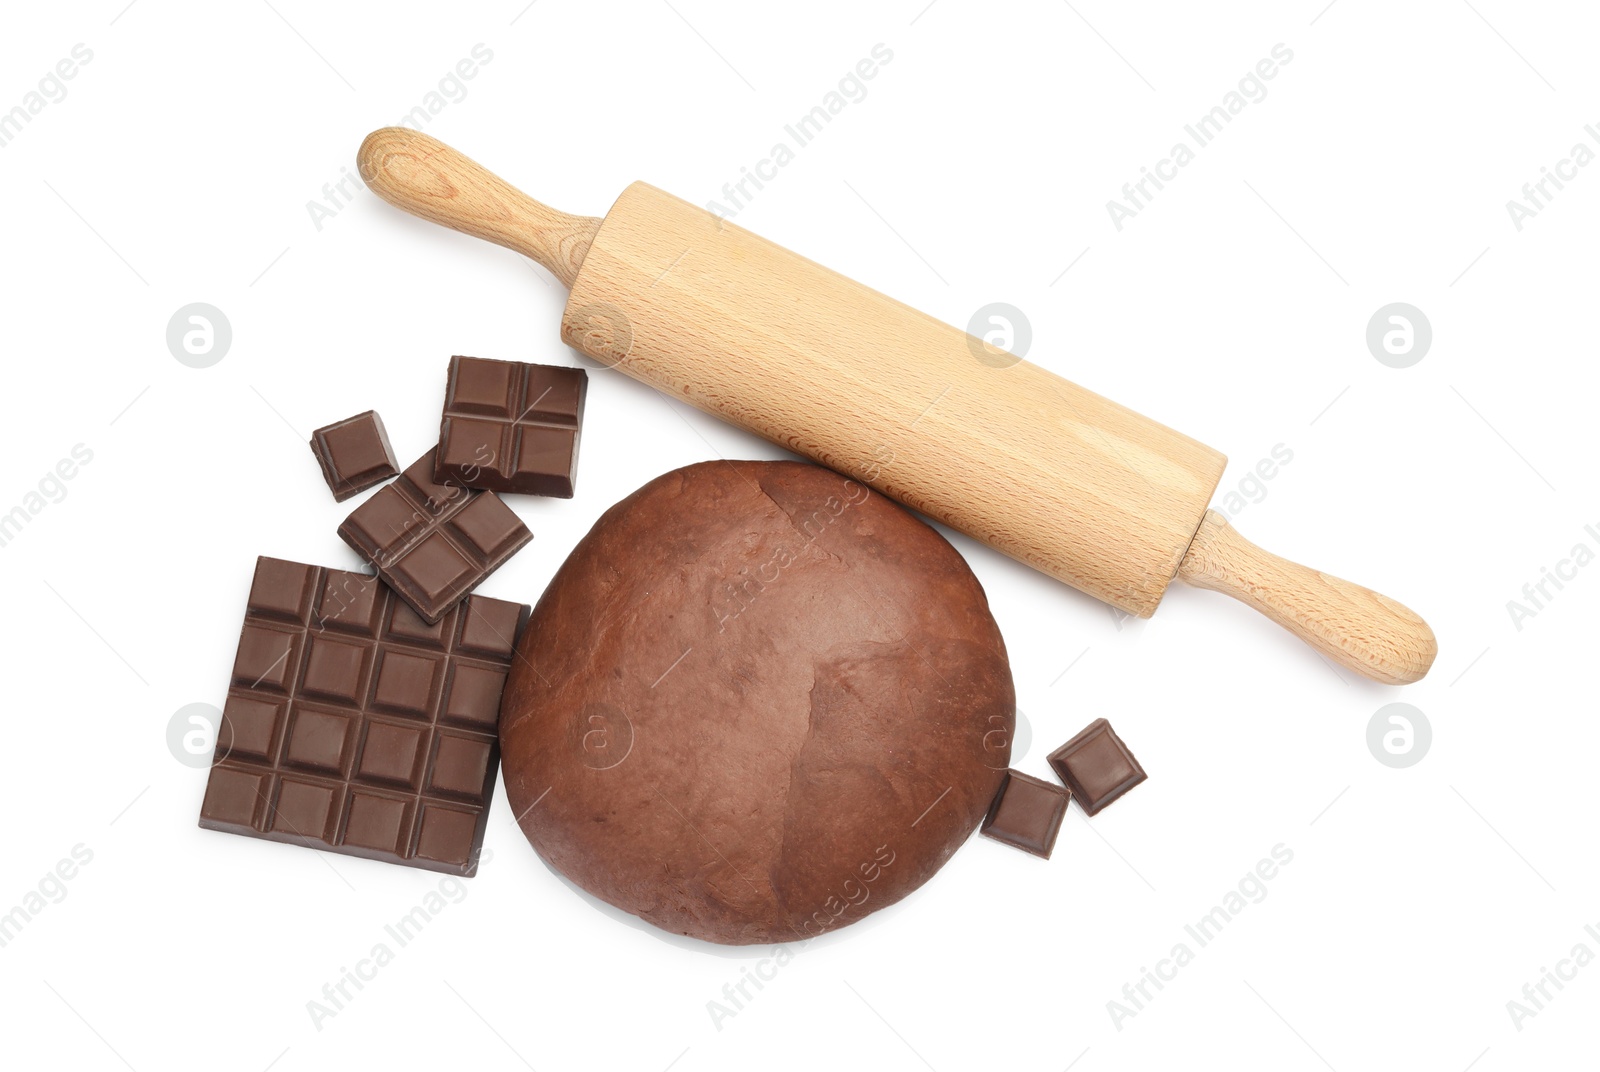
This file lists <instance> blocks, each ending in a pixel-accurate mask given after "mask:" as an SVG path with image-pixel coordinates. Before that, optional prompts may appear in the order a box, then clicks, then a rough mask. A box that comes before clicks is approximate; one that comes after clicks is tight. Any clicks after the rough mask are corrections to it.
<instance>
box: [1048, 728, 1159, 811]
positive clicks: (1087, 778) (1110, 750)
mask: <svg viewBox="0 0 1600 1072" xmlns="http://www.w3.org/2000/svg"><path fill="white" fill-rule="evenodd" d="M1050 766H1051V767H1052V768H1054V769H1055V772H1056V776H1057V777H1059V778H1060V779H1061V780H1062V781H1063V782H1064V783H1066V786H1067V788H1068V789H1070V790H1072V795H1073V796H1074V797H1075V798H1077V801H1078V804H1079V806H1081V807H1082V808H1083V811H1084V814H1085V815H1094V814H1096V813H1097V812H1099V811H1100V809H1101V808H1103V807H1105V806H1106V805H1107V804H1110V803H1111V802H1112V801H1114V800H1116V799H1117V798H1118V797H1120V796H1122V794H1124V793H1126V792H1127V791H1128V790H1130V789H1132V788H1133V787H1134V786H1136V785H1138V784H1139V783H1140V782H1142V781H1144V779H1145V773H1144V768H1143V767H1141V766H1139V761H1138V760H1137V759H1134V758H1133V753H1132V752H1130V751H1128V746H1127V745H1125V744H1123V743H1122V738H1121V737H1118V736H1117V734H1116V731H1115V730H1113V729H1112V728H1111V723H1109V722H1107V721H1106V720H1105V719H1103V718H1097V719H1095V720H1094V721H1093V722H1091V723H1089V725H1087V726H1085V727H1084V728H1083V730H1082V731H1081V732H1080V733H1079V734H1078V735H1077V736H1076V737H1074V738H1073V739H1072V740H1070V741H1068V742H1067V743H1066V744H1064V745H1062V746H1061V747H1060V748H1057V749H1056V750H1055V751H1054V752H1051V753H1050Z"/></svg>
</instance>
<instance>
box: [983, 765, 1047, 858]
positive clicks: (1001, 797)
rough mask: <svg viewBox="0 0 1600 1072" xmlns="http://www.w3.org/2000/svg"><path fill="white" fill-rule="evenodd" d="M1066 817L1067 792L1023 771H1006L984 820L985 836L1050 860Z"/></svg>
mask: <svg viewBox="0 0 1600 1072" xmlns="http://www.w3.org/2000/svg"><path fill="white" fill-rule="evenodd" d="M1066 814H1067V791H1066V790H1065V789H1062V788H1061V787H1060V786H1059V785H1051V784H1050V783H1049V782H1047V781H1045V780H1044V779H1042V778H1034V777H1032V776H1031V775H1027V774H1023V773H1022V772H1021V771H1015V770H1013V771H1007V772H1006V780H1005V783H1004V784H1003V785H1001V786H1000V792H998V793H996V794H995V798H994V803H993V804H992V805H990V807H989V814H988V815H986V816H984V819H983V833H985V834H987V835H988V836H989V837H992V838H994V839H995V840H996V841H1003V842H1005V843H1006V844H1007V845H1010V846H1012V847H1014V848H1018V849H1021V850H1022V851H1024V852H1031V853H1033V854H1034V855H1035V856H1042V857H1044V858H1045V859H1046V860H1048V859H1049V858H1050V850H1052V849H1053V848H1055V844H1056V835H1057V834H1058V833H1060V832H1061V819H1062V817H1063V816H1065V815H1066Z"/></svg>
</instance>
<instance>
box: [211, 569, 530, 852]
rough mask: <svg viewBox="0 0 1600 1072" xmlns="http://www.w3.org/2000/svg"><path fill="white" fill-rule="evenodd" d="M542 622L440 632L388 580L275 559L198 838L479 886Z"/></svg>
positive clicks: (255, 604) (261, 589) (485, 604)
mask: <svg viewBox="0 0 1600 1072" xmlns="http://www.w3.org/2000/svg"><path fill="white" fill-rule="evenodd" d="M527 619H528V608H527V607H526V606H521V605H518V604H516V603H507V602H505V601H503V600H499V599H489V598H487V597H486V596H469V597H468V598H467V599H466V600H465V601H463V602H462V603H461V604H459V605H458V606H456V607H454V608H452V609H451V610H449V612H448V613H447V614H446V615H445V616H444V617H443V618H442V619H441V620H440V621H438V622H437V623H434V624H432V625H430V624H429V623H427V622H424V621H423V620H422V619H421V618H419V617H418V616H417V615H416V613H415V612H414V611H412V609H411V608H410V607H409V606H407V605H406V604H405V603H404V602H402V601H401V600H400V599H398V598H396V596H395V594H394V593H393V592H392V591H391V590H390V589H389V588H388V587H387V586H385V585H384V584H383V583H382V582H380V581H379V580H378V578H376V577H371V576H368V575H366V574H360V573H347V572H345V571H343V570H333V569H323V568H321V567H318V566H307V565H302V564H300V563H298V562H285V561H283V560H281V559H274V558H261V559H258V560H257V562H256V573H255V580H254V582H253V584H252V586H251V590H250V601H249V604H248V606H247V607H246V610H245V620H244V629H243V631H242V632H241V634H240V638H239V649H238V653H237V655H236V656H235V658H234V665H233V678H232V683H231V685H230V687H229V689H228V699H227V703H226V705H225V706H224V708H223V713H222V726H221V728H220V730H219V732H218V734H217V749H216V754H215V760H214V762H213V765H212V768H211V777H210V781H209V783H208V784H207V786H206V795H205V802H204V803H203V804H202V805H201V809H200V825H201V826H202V827H204V828H206V829H208V830H225V831H228V832H231V833H235V834H243V835H245V836H247V837H256V838H264V839H266V840H268V841H282V842H289V843H291V844H296V845H307V846H310V847H312V848H318V849H325V850H327V851H329V852H338V853H343V854H345V855H348V856H360V857H364V858H366V859H370V860H386V861H389V862H391V863H399V864H406V865H409V866H412V867H422V868H427V869H428V870H431V871H443V872H447V873H449V874H453V875H467V876H470V875H471V874H473V873H474V872H475V871H476V870H477V866H478V850H479V848H480V847H481V846H482V844H483V833H484V828H485V825H486V823H487V820H488V810H489V802H490V799H491V797H492V796H493V794H494V783H495V777H496V775H497V772H498V770H499V763H500V754H499V738H498V736H497V734H496V725H497V721H498V717H499V711H500V691H501V688H502V687H503V686H504V684H505V679H506V673H507V671H508V670H509V669H510V666H511V660H512V658H513V651H514V645H515V642H516V639H517V634H518V632H519V631H520V630H521V628H522V626H523V624H524V623H525V622H526V621H527Z"/></svg>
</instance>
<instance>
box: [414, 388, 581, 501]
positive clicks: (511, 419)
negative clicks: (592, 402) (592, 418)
mask: <svg viewBox="0 0 1600 1072" xmlns="http://www.w3.org/2000/svg"><path fill="white" fill-rule="evenodd" d="M588 387H589V374H588V373H586V372H585V371H583V369H580V368H567V367H564V366H557V365H530V364H526V363H524V362H521V361H491V360H488V359H487V358H482V357H452V358H451V359H450V378H449V380H448V381H447V382H446V384H445V398H444V419H443V420H442V421H441V422H440V424H439V459H438V462H437V464H436V465H435V468H434V472H433V477H434V479H435V480H438V481H439V482H441V483H443V482H445V481H449V480H454V481H456V482H457V483H460V484H464V485H466V486H467V487H469V488H483V489H484V490H486V491H504V492H515V493H517V494H521V495H553V496H555V497H556V498H560V499H570V498H572V487H573V481H574V480H575V479H576V477H577V472H578V433H579V431H580V428H581V425H582V424H583V400H584V395H585V394H586V393H587V391H588Z"/></svg>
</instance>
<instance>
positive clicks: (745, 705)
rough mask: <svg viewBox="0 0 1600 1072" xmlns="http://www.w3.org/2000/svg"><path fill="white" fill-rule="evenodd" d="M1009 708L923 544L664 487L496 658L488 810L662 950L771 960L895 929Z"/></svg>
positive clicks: (895, 510)
mask: <svg viewBox="0 0 1600 1072" xmlns="http://www.w3.org/2000/svg"><path fill="white" fill-rule="evenodd" d="M1014 721H1015V692H1014V691H1013V688H1012V683H1011V670H1010V666H1009V664H1008V663H1007V661H1006V650H1005V643H1004V642H1003V641H1002V640H1001V638H1000V630H999V628H998V627H997V626H996V625H995V622H994V618H993V617H992V616H991V615H990V613H989V605H988V601H987V600H986V599H985V598H984V594H983V589H982V587H981V586H980V585H979V584H978V581H977V578H975V577H974V576H973V575H972V571H971V570H969V569H968V568H967V564H966V562H965V561H964V560H963V559H962V557H961V556H960V555H959V554H958V553H957V552H956V550H955V548H953V547H951V546H950V544H949V543H948V542H947V541H946V540H945V539H944V537H942V536H940V535H939V534H938V533H937V532H935V531H934V530H933V529H932V528H930V527H929V526H928V525H926V524H924V523H923V522H922V521H920V520H918V519H917V518H915V517H913V516H912V515H911V514H910V513H908V512H907V511H906V510H904V509H902V508H901V507H899V506H897V505H895V504H894V503H892V502H890V501H889V500H888V499H886V498H884V497H883V496H882V495H880V494H878V493H877V492H874V491H872V490H871V489H870V488H868V487H867V486H866V485H865V484H862V483H859V482H857V481H854V480H850V479H847V478H845V477H843V476H840V475H839V474H838V473H835V472H832V471H831V470H828V469H824V468H821V467H819V466H815V465H810V464H806V463H801V462H706V463H704V464H700V465H691V466H688V467H687V468H683V469H678V470H676V471H674V472H671V473H667V474H666V475H665V476H662V477H659V478H657V479H656V480H653V481H651V482H650V483H648V484H646V485H645V486H644V487H642V488H640V489H639V490H638V491H636V492H634V493H633V494H632V495H630V496H628V497H627V498H626V499H623V500H622V501H621V502H619V503H618V504H617V505H615V506H613V507H612V508H611V509H610V510H608V511H606V513H605V514H604V515H603V516H602V517H601V518H600V520H599V521H598V522H596V524H595V526H594V528H593V529H592V530H591V531H590V532H589V534H588V535H587V536H585V537H584V538H583V540H582V541H581V542H580V543H579V544H578V546H577V547H576V548H575V549H574V550H573V552H572V554H571V556H570V557H568V559H567V561H566V562H565V564H563V565H562V567H561V569H560V570H559V571H558V572H557V573H556V575H555V578H554V579H553V580H552V581H551V583H550V587H549V588H548V589H547V590H546V591H545V593H544V596H543V598H541V599H540V600H539V604H538V606H537V607H536V608H535V609H534V612H533V617H532V619H531V620H530V621H529V623H528V626H527V629H526V631H525V632H524V633H523V635H522V639H521V641H520V642H519V644H518V658H517V660H516V661H515V663H514V665H513V666H512V670H511V676H510V679H509V681H508V682H507V685H506V690H505V697H504V701H503V703H502V706H501V710H500V742H501V755H502V759H501V762H502V765H503V771H504V778H505V785H506V793H507V795H508V797H509V798H510V802H511V808H512V812H513V814H515V815H518V816H520V817H521V819H520V823H521V826H522V830H523V832H524V833H525V834H526V835H527V837H528V840H529V841H531V842H532V843H533V847H534V848H535V849H537V850H538V852H539V853H540V855H542V856H543V857H544V858H545V860H547V861H548V862H549V863H550V864H551V865H553V866H554V867H555V868H556V869H557V870H559V871H560V872H562V873H563V874H565V875H566V876H567V877H568V878H570V879H571V880H572V881H573V882H575V883H576V884H577V885H579V886H581V887H582V888H584V889H586V890H588V891H589V892H590V893H592V894H594V895H595V896H596V897H599V898H600V899H602V900H604V901H607V902H609V903H611V904H613V905H616V906H617V907H619V908H622V909H624V910H626V911H628V912H631V913H633V914H634V915H637V916H640V917H642V918H643V919H646V920H648V921H650V922H651V923H654V924H655V925H656V926H658V927H661V928H664V929H665V930H668V931H672V932H675V933H677V934H687V935H692V936H694V937H697V938H703V939H706V940H708V941H712V942H724V943H730V944H748V943H756V942H763V943H765V942H785V941H793V940H796V939H803V938H807V937H815V936H818V935H820V934H822V933H825V932H829V931H832V930H835V929H837V928H839V927H842V926H846V925H848V924H850V923H854V922H856V921H858V920H860V919H862V918H863V917H864V916H866V915H868V914H869V913H871V912H875V911H877V910H878V909H880V908H883V907H885V906H887V905H890V904H893V903H894V902H896V901H898V900H899V899H900V898H902V897H904V896H905V895H906V894H908V893H910V892H911V891H912V890H914V889H916V888H917V887H918V886H920V885H922V883H924V882H926V881H927V880H928V879H929V878H931V877H932V876H933V874H934V872H935V871H937V870H938V869H939V867H940V866H941V865H943V864H944V862H945V861H946V860H947V859H949V858H950V855H951V854H952V853H954V852H955V850H956V848H957V847H958V846H960V845H961V843H962V842H963V841H964V840H965V839H966V838H967V836H968V835H969V834H971V832H972V830H973V828H974V827H975V826H976V825H977V824H978V822H979V821H980V820H981V819H982V818H983V814H984V812H985V810H986V809H987V808H988V806H989V803H990V801H991V800H992V799H993V797H994V795H995V792H996V791H997V790H998V788H999V785H1000V781H1001V778H1002V775H1003V773H1004V771H1005V769H1006V767H1007V763H1008V760H1009V758H1010V754H1011V734H1012V731H1013V726H1014Z"/></svg>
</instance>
